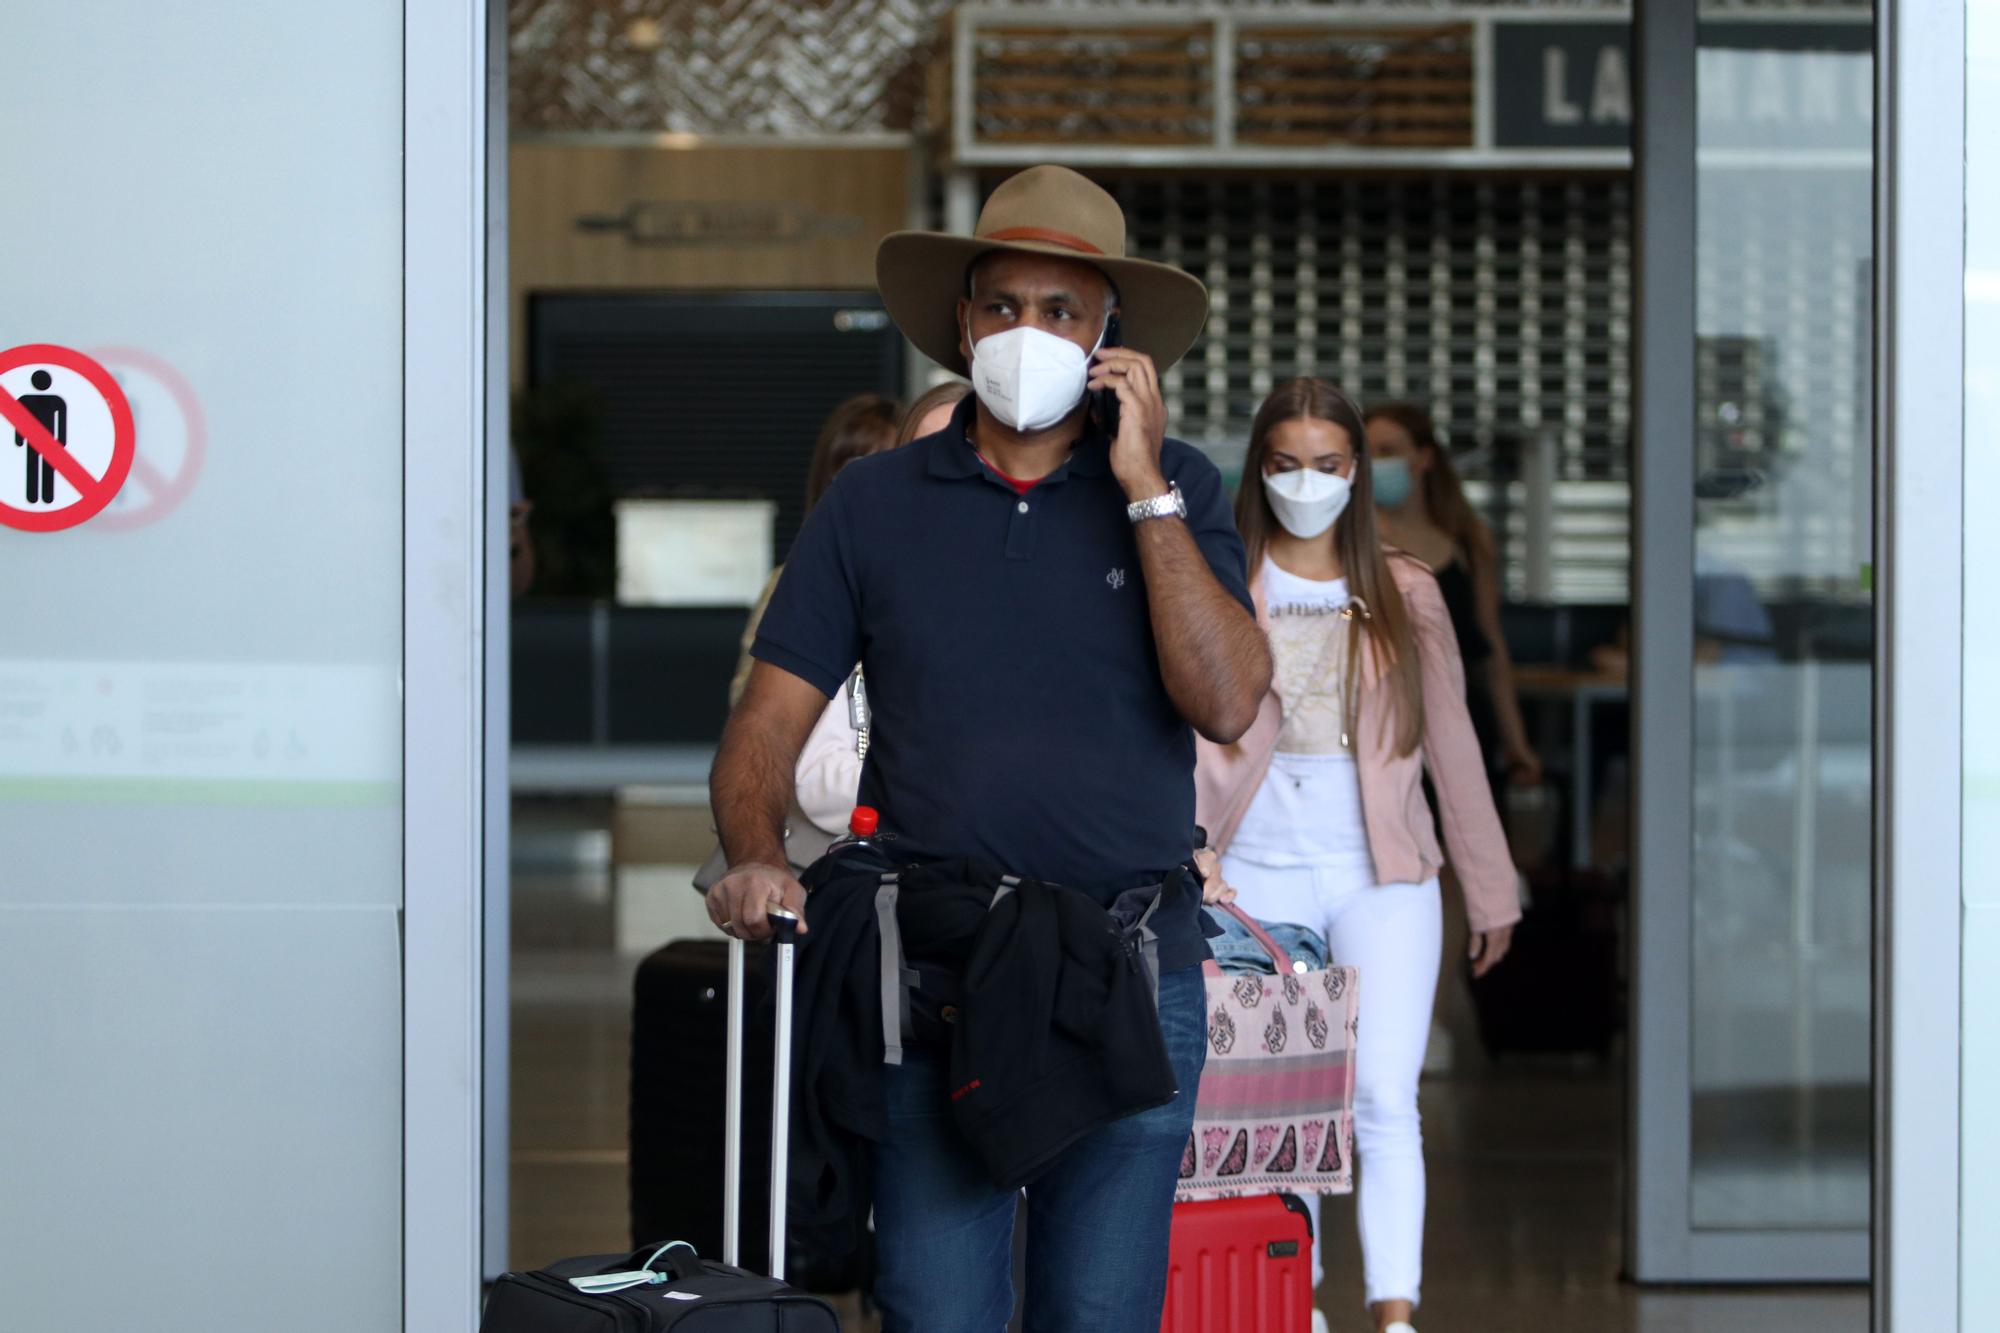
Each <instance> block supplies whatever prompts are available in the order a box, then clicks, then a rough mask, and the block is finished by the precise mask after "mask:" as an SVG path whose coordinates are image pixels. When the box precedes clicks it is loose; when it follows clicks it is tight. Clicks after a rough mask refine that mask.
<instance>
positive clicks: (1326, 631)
mask: <svg viewBox="0 0 2000 1333" xmlns="http://www.w3.org/2000/svg"><path fill="white" fill-rule="evenodd" d="M1260 578H1261V579H1262V581H1263V584H1264V606H1265V609H1266V610H1267V611H1269V612H1270V616H1271V656H1272V658H1273V661H1274V665H1275V666H1276V668H1277V673H1276V674H1277V681H1276V683H1277V686H1278V697H1279V698H1281V699H1283V700H1284V701H1285V725H1284V727H1283V729H1281V730H1280V731H1279V732H1278V751H1279V753H1281V754H1338V753H1341V752H1343V751H1344V752H1347V753H1350V754H1351V753H1353V750H1354V746H1353V744H1352V743H1351V741H1350V740H1348V739H1347V738H1345V732H1346V716H1345V713H1346V694H1347V692H1346V690H1345V688H1344V686H1345V683H1346V680H1347V654H1348V640H1349V638H1350V637H1351V636H1350V634H1349V628H1350V625H1349V622H1348V621H1347V620H1345V619H1343V618H1342V617H1341V614H1340V613H1341V612H1342V611H1344V610H1346V609H1347V603H1348V600H1349V597H1348V592H1347V580H1346V579H1328V580H1324V581H1322V580H1320V579H1302V578H1300V577H1299V576H1298V575H1296V574H1288V573H1286V572H1285V571H1284V570H1282V569H1280V568H1279V567H1278V565H1277V562H1276V561H1274V560H1272V559H1271V558H1270V557H1269V556H1265V557H1264V571H1263V573H1262V574H1261V575H1260Z"/></svg>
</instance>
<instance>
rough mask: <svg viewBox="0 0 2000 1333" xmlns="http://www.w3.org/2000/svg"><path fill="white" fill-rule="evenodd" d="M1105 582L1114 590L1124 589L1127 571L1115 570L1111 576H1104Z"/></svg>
mask: <svg viewBox="0 0 2000 1333" xmlns="http://www.w3.org/2000/svg"><path fill="white" fill-rule="evenodd" d="M1104 581H1105V582H1106V583H1108V584H1110V585H1111V586H1112V587H1113V588H1122V587H1124V586H1125V571H1124V570H1122V569H1114V570H1112V571H1111V572H1110V573H1109V574H1106V575H1105V576H1104Z"/></svg>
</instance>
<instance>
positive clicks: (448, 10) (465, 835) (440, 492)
mask: <svg viewBox="0 0 2000 1333" xmlns="http://www.w3.org/2000/svg"><path fill="white" fill-rule="evenodd" d="M487 13H488V6H487V3H486V0H428V2H427V3H423V4H409V5H406V6H405V7H404V11H403V37H404V45H403V256H402V258H403V681H402V684H403V1327H404V1328H406V1329H411V1330H418V1329H421V1330H425V1333H431V1331H432V1330H440V1331H442V1330H463V1333H473V1330H475V1329H476V1328H477V1325H478V1320H479V1305H480V1300H479V1298H480V1267H481V1264H480V1260H481V1237H482V1232H483V1230H484V1213H483V1205H482V1199H481V1180H482V1174H483V1171H482V1152H481V1149H482V1142H481V1141H482V1138H483V1137H484V1136H483V1134H482V1115H483V1112H482V1105H481V1102H482V1097H481V1094H482V1084H483V1079H484V1075H483V1065H484V1041H485V1036H486V1034H485V1031H484V1025H483V1013H482V1010H483V1009H484V1004H483V984H484V978H483V971H484V965H485V954H486V950H487V940H486V935H485V921H486V918H485V914H484V904H483V902H482V898H481V893H482V888H483V881H484V878H485V876H484V868H483V867H484V858H485V856H486V855H487V837H488V834H489V823H490V821H489V817H488V811H487V801H488V799H489V791H488V787H489V778H488V771H489V757H490V755H489V751H488V748H487V747H488V745H489V741H490V738H489V737H488V735H487V723H488V709H489V691H488V675H489V652H490V648H491V645H492V643H493V642H494V636H493V635H492V634H491V633H490V630H491V628H492V627H491V625H490V623H489V614H490V609H491V607H492V606H493V596H492V594H493V591H494V588H495V583H494V576H495V565H496V554H497V555H499V556H502V557H504V546H505V539H506V528H505V525H504V523H503V524H501V525H499V526H497V527H496V526H495V525H494V524H493V523H492V519H491V515H492V513H493V506H494V503H495V500H496V498H497V500H498V502H499V503H500V504H501V505H502V506H504V504H505V500H506V489H505V480H504V478H505V474H504V472H503V473H501V478H502V480H501V482H500V485H499V487H498V495H497V497H496V495H495V487H494V485H493V482H492V480H491V478H492V475H493V471H494V469H493V466H492V462H493V460H492V459H491V458H490V457H489V451H488V449H487V448H486V429H487V424H488V415H489V410H490V409H489V397H488V395H489V386H490V384H491V381H492V378H493V377H492V375H491V373H490V367H491V365H492V364H493V363H492V358H491V347H490V344H489V336H490V335H489V321H488V302H489V297H488V292H489V288H490V283H489V278H488V273H487V264H488V259H489V254H488V246H487V236H486V224H487V214H488V208H487V198H488V196H487V189H488V180H487V152H488V146H487V136H488V133H489V112H488V102H487V91H488V83H487V55H486V51H487V46H486V43H487V33H488V26H487V25H488V18H487ZM501 382H502V383H503V384H504V383H505V380H504V376H503V377H502V380H501ZM503 461H504V460H503ZM490 538H497V540H498V543H499V545H500V547H501V551H500V552H499V553H496V552H495V551H494V550H493V549H492V547H493V545H494V541H493V540H491V539H490ZM500 563H504V559H502V560H501V561H500ZM499 605H500V607H501V610H502V614H503V615H504V607H505V603H504V600H503V601H502V602H500V604H499ZM498 641H499V642H500V643H502V644H504V642H505V639H504V636H502V637H500V638H499V640H498ZM502 679H503V680H504V673H503V675H502ZM501 697H502V698H504V694H503V695H502V696H501ZM501 753H502V755H503V756H504V753H505V751H504V748H503V749H502V751H501Z"/></svg>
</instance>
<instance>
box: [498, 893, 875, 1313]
mask: <svg viewBox="0 0 2000 1333" xmlns="http://www.w3.org/2000/svg"><path fill="white" fill-rule="evenodd" d="M773 924H774V925H775V926H776V927H777V931H778V933H777V944H776V946H775V952H776V954H777V959H776V964H777V1005H776V1028H777V1031H776V1035H775V1040H774V1041H773V1047H774V1049H773V1052H772V1059H771V1071H772V1073H771V1080H772V1095H771V1110H772V1121H773V1123H774V1124H775V1125H776V1126H777V1127H778V1131H779V1132H778V1133H777V1134H775V1135H773V1136H772V1139H771V1162H770V1168H769V1177H768V1178H769V1179H770V1180H772V1181H776V1182H780V1185H781V1186H782V1182H783V1181H784V1179H785V1162H786V1157H787V1152H788V1148H789V1133H788V1131H789V1129H790V1123H791V1105H790V1100H791V1057H792V1052H791V1046H792V966H793V955H794V953H795V952H796V947H795V945H794V944H793V943H792V941H793V937H794V933H795V931H796V929H797V925H798V922H797V918H795V917H793V916H791V915H790V914H789V913H774V914H773ZM727 950H728V961H727V971H726V975H725V977H724V978H723V979H722V980H723V987H722V990H723V1000H724V1004H725V1006H726V1009H727V1025H728V1041H727V1054H726V1056H725V1061H726V1065H727V1068H726V1072H725V1077H724V1084H725V1087H724V1100H725V1101H726V1103H727V1113H726V1114H727V1118H726V1128H725V1132H724V1136H723V1151H722V1162H723V1195H722V1203H723V1212H724V1218H723V1224H722V1235H721V1249H722V1259H721V1262H717V1261H716V1260H714V1259H710V1258H704V1257H702V1255H701V1254H700V1253H699V1252H698V1251H697V1250H696V1248H695V1247H694V1246H693V1245H690V1244H688V1243H687V1242H685V1241H680V1240H676V1241H668V1242H663V1243H661V1244H658V1245H653V1246H646V1247H642V1248H640V1249H638V1250H635V1251H634V1252H633V1253H631V1254H598V1255H586V1256H584V1257H582V1258H578V1259H565V1260H562V1261H560V1262H558V1263H554V1264H551V1265H549V1266H548V1267H547V1268H544V1269H539V1270H537V1271H535V1272H532V1273H507V1274H503V1275H502V1276H501V1278H500V1280H499V1281H498V1282H496V1283H495V1284H494V1286H493V1292H492V1295H491V1296H489V1297H488V1299H487V1302H486V1314H485V1317H484V1318H483V1319H482V1320H481V1321H480V1325H479V1327H480V1330H481V1333H659V1331H660V1330H665V1329H677V1330H684V1333H838V1331H839V1328H840V1320H839V1318H838V1317H837V1316H836V1315H835V1314H834V1312H833V1307H832V1306H830V1305H828V1304H827V1303H826V1302H825V1301H822V1300H820V1299H819V1298H818V1297H816V1296H811V1295H808V1294H806V1293H805V1292H802V1291H799V1290H798V1289H796V1288H794V1287H791V1286H788V1285H786V1283H785V1281H784V1264H783V1262H782V1256H783V1254H784V1252H785V1246H784V1235H785V1197H784V1191H783V1189H782V1187H780V1188H777V1189H773V1190H772V1191H771V1193H770V1200H769V1203H768V1205H767V1206H768V1209H769V1213H768V1217H769V1226H768V1228H767V1232H768V1236H769V1238H770V1239H769V1242H768V1244H769V1252H770V1253H772V1254H775V1255H778V1256H780V1257H781V1258H780V1262H778V1263H775V1264H773V1265H772V1266H771V1269H770V1273H771V1276H769V1277H759V1276H757V1275H756V1274H754V1273H752V1272H749V1271H748V1270H746V1269H743V1268H741V1267H738V1266H737V1261H738V1258H739V1255H738V1244H737V1236H738V1225H739V1223H740V1220H741V1219H740V1211H741V1210H740V1208H739V1206H738V1205H739V1203H740V1200H741V1199H742V1186H743V1140H742V1135H741V1133H740V1129H741V1126H742V1124H743V1102H744V1098H743V1064H744V1059H743V1046H744V1028H745V1027H746V1024H745V1022H744V1008H745V1006H744V1003H743V989H744V977H745V974H746V973H747V971H748V968H747V967H746V965H745V961H744V946H743V944H742V943H741V942H740V941H735V940H732V941H731V942H730V943H729V945H728V946H727ZM713 1161H714V1159H713V1158H711V1159H710V1164H711V1166H712V1164H713Z"/></svg>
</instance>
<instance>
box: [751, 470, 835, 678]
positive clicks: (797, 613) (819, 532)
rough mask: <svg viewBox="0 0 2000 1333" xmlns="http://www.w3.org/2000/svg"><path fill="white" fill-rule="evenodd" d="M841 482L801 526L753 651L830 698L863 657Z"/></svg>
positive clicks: (760, 626)
mask: <svg viewBox="0 0 2000 1333" xmlns="http://www.w3.org/2000/svg"><path fill="white" fill-rule="evenodd" d="M844 501H845V496H844V493H843V491H842V488H841V487H840V486H839V485H838V484H836V485H834V486H833V487H832V488H830V489H829V490H828V491H827V493H826V496H825V498H824V499H822V500H821V501H820V503H819V505H818V507H817V508H815V509H814V510H813V512H812V513H811V515H809V516H808V517H807V519H806V522H805V526H804V527H802V528H800V529H799V535H798V539H797V540H796V541H794V542H793V543H792V553H791V558H790V559H788V560H786V561H785V572H784V574H783V576H782V577H780V578H779V580H778V586H777V588H776V589H775V590H774V591H773V592H772V594H771V604H770V605H769V606H768V607H767V608H766V609H765V611H764V619H763V622H762V623H761V624H759V625H758V627H757V641H756V642H755V643H753V644H752V645H751V647H750V655H751V656H752V657H755V658H756V659H757V660H758V661H760V662H769V663H770V664H771V665H772V666H774V667H778V668H780V669H782V670H784V671H788V672H790V673H791V674H792V675H794V676H797V677H798V678H799V679H801V680H803V681H806V682H807V683H808V684H810V685H812V686H813V688H815V689H817V690H818V691H819V692H820V693H821V694H824V695H825V696H826V697H827V698H829V699H831V698H832V697H833V696H834V695H836V694H838V693H839V692H840V687H841V685H842V684H843V683H845V682H846V680H847V677H848V675H849V673H851V672H852V671H853V670H854V664H855V663H856V662H858V661H860V660H861V596H860V578H859V572H858V571H857V570H856V568H855V563H854V558H853V557H854V546H853V543H852V542H851V541H850V540H849V535H848V522H847V509H846V505H845V503H844Z"/></svg>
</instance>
